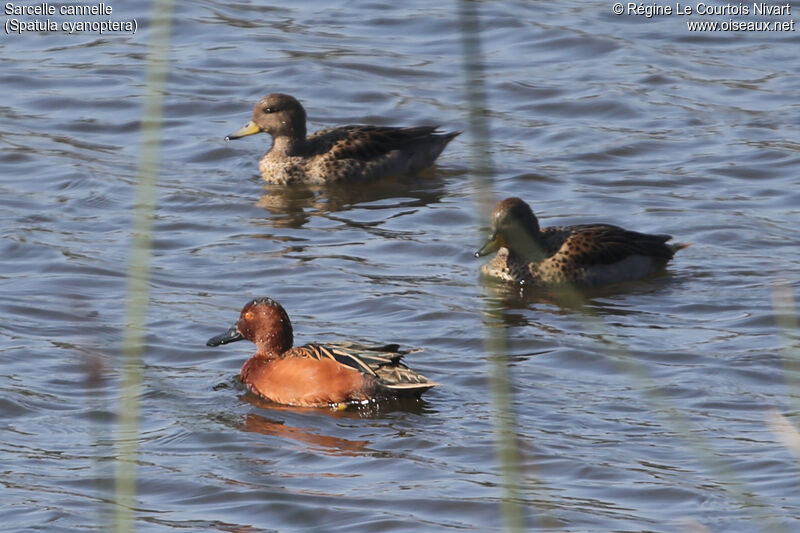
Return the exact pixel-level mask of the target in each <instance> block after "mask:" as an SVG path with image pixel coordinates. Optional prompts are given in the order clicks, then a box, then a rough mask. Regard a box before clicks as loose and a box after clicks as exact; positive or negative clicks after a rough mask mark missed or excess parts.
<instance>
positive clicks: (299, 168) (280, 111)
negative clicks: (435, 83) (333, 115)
mask: <svg viewBox="0 0 800 533" xmlns="http://www.w3.org/2000/svg"><path fill="white" fill-rule="evenodd" d="M261 132H264V133H268V134H270V135H271V136H272V148H271V149H270V151H269V152H268V153H267V154H266V155H265V156H264V157H263V158H262V159H261V161H260V163H259V170H260V171H261V175H262V177H263V178H264V180H266V181H267V182H269V183H279V184H285V183H330V182H337V181H357V180H365V179H372V178H378V177H382V176H389V175H398V174H413V173H416V172H419V171H420V170H422V169H423V168H425V167H428V166H430V165H431V164H433V162H434V160H435V159H436V158H437V157H439V154H441V153H442V150H444V148H445V146H447V144H448V143H449V142H450V141H451V140H453V138H455V137H456V136H457V135H459V134H460V133H461V132H460V131H452V132H447V133H444V132H439V131H437V126H418V127H411V128H399V127H387V126H360V125H359V126H341V127H337V128H329V129H324V130H320V131H317V132H316V133H314V134H312V135H309V136H308V137H306V111H305V109H304V108H303V106H302V105H301V104H300V102H298V101H297V99H295V98H294V97H292V96H289V95H288V94H281V93H273V94H269V95H267V96H265V97H264V98H262V99H261V100H259V101H258V103H257V104H256V105H255V108H254V109H253V118H252V120H251V121H250V122H248V123H247V124H246V125H245V126H244V127H243V128H242V129H240V130H239V131H237V132H236V133H233V134H231V135H229V136H228V137H226V139H238V138H240V137H244V136H246V135H253V134H256V133H261Z"/></svg>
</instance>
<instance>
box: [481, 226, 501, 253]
mask: <svg viewBox="0 0 800 533" xmlns="http://www.w3.org/2000/svg"><path fill="white" fill-rule="evenodd" d="M503 243H504V241H503V236H502V235H500V233H499V232H497V231H495V232H493V233H492V235H491V237H489V240H488V241H486V244H484V245H483V246H481V248H480V249H479V250H478V251H477V252H475V257H483V256H484V255H489V254H490V253H492V252H496V251H497V250H499V249H500V247H501V246H503Z"/></svg>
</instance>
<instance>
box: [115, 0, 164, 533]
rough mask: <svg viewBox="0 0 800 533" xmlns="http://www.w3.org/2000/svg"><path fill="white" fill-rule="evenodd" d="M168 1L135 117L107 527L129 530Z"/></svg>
mask: <svg viewBox="0 0 800 533" xmlns="http://www.w3.org/2000/svg"><path fill="white" fill-rule="evenodd" d="M171 25H172V0H155V2H154V3H153V15H152V19H151V34H150V43H149V46H148V54H147V80H146V86H145V97H144V105H143V109H142V122H141V146H140V149H139V162H138V172H137V179H136V191H135V196H134V205H133V209H134V214H133V228H132V235H131V252H130V259H129V265H128V285H127V290H126V295H125V329H124V332H123V337H122V399H121V405H120V409H119V434H118V436H117V471H116V487H115V491H116V494H115V502H116V506H115V512H114V519H113V522H114V523H113V526H114V527H113V529H114V531H117V532H127V531H133V530H134V529H135V516H134V509H135V507H136V492H137V471H136V469H137V464H138V454H139V394H140V390H141V382H142V371H141V368H142V355H143V353H144V343H145V335H146V323H147V301H148V280H149V273H150V259H151V245H152V224H153V212H154V210H155V201H156V181H157V177H158V165H159V152H160V149H161V128H162V119H163V108H164V88H165V86H166V80H167V73H168V61H167V58H168V52H169V35H170V29H171Z"/></svg>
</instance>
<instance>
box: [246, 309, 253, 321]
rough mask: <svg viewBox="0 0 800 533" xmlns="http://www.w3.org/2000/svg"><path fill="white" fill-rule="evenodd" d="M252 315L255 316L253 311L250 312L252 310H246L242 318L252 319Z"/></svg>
mask: <svg viewBox="0 0 800 533" xmlns="http://www.w3.org/2000/svg"><path fill="white" fill-rule="evenodd" d="M254 316H255V315H253V312H252V311H248V312H246V313H245V314H244V318H245V319H246V320H253V317H254Z"/></svg>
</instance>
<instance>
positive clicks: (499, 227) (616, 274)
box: [475, 197, 686, 287]
mask: <svg viewBox="0 0 800 533" xmlns="http://www.w3.org/2000/svg"><path fill="white" fill-rule="evenodd" d="M492 230H493V234H492V237H491V238H490V240H489V242H487V243H486V244H485V245H484V246H483V247H482V248H481V249H480V250H479V251H478V252H476V254H475V255H476V256H482V255H487V254H489V253H491V252H493V251H497V254H496V255H495V256H494V257H493V258H492V260H491V261H489V262H488V263H486V264H485V265H483V266H482V267H481V272H482V273H483V274H485V275H487V276H490V277H493V278H498V279H501V280H504V281H512V282H517V283H522V284H525V285H534V286H549V285H572V286H576V287H590V286H595V285H601V284H604V283H616V282H621V281H632V280H636V279H640V278H644V277H647V276H650V275H652V274H655V273H656V272H658V271H659V270H661V269H663V268H664V266H665V265H666V264H667V262H668V261H669V260H670V259H672V257H673V255H674V254H675V252H676V251H678V250H680V249H681V248H685V247H686V245H684V244H671V245H670V244H667V241H669V240H670V239H671V238H672V237H671V236H670V235H651V234H646V233H638V232H635V231H630V230H626V229H624V228H620V227H618V226H612V225H609V224H583V225H576V226H556V227H550V228H544V229H540V227H539V221H538V220H537V219H536V216H535V215H534V214H533V211H531V208H530V206H528V204H526V203H525V202H524V201H523V200H521V199H519V198H514V197H512V198H506V199H505V200H502V201H500V202H498V204H497V205H496V206H495V208H494V211H493V212H492Z"/></svg>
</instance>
